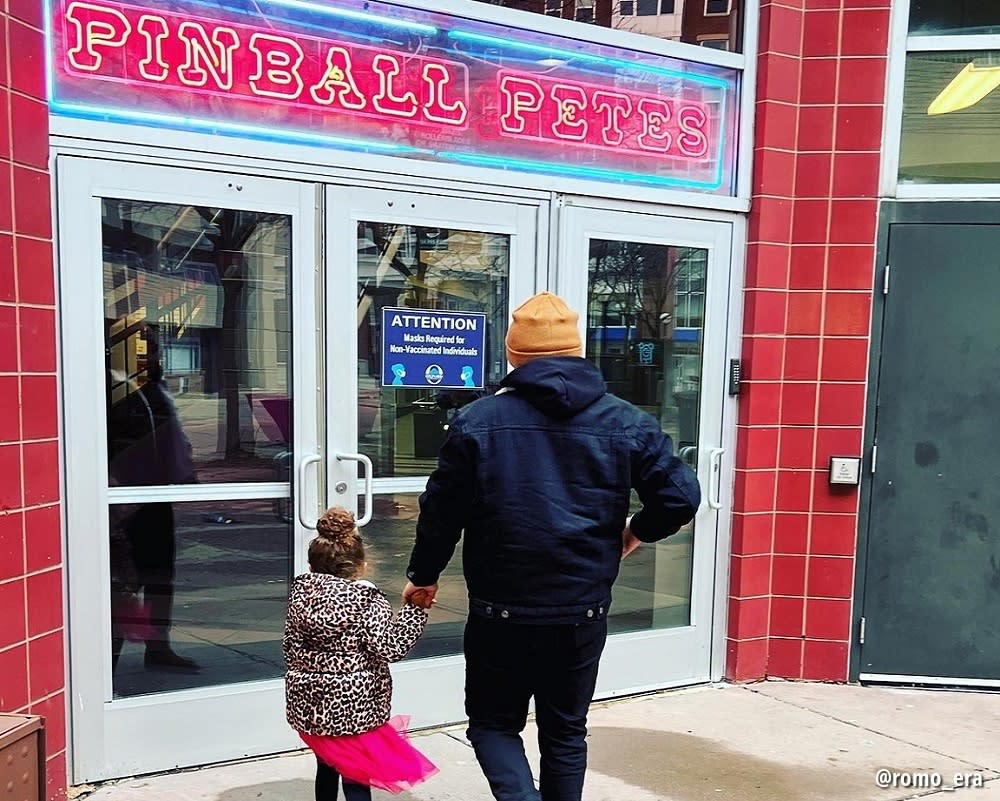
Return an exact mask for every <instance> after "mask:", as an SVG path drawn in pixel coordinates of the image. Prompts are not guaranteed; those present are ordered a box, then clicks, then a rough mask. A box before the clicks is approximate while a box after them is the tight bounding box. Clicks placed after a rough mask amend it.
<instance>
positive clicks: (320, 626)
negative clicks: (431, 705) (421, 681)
mask: <svg viewBox="0 0 1000 801" xmlns="http://www.w3.org/2000/svg"><path fill="white" fill-rule="evenodd" d="M426 623H427V612H426V610H424V609H421V608H420V607H417V606H413V605H412V604H405V605H404V606H403V608H402V609H401V610H400V611H399V613H398V614H397V615H395V616H394V615H393V612H392V607H391V606H390V605H389V600H388V599H387V598H386V597H385V595H383V594H382V593H381V592H380V591H379V590H378V589H377V588H376V587H375V585H374V584H371V583H370V582H367V581H350V580H347V579H342V578H338V577H337V576H332V575H328V574H325V573H306V574H303V575H301V576H298V577H296V578H295V579H294V581H293V582H292V587H291V591H290V593H289V599H288V618H287V620H286V623H285V636H284V642H283V645H284V652H285V667H286V672H285V714H286V718H287V719H288V723H289V724H290V725H291V726H292V728H293V729H295V730H296V731H300V732H305V733H306V734H314V735H319V736H322V735H330V736H340V735H345V734H363V733H364V732H366V731H370V730H371V729H375V728H378V727H379V726H381V725H382V724H383V723H385V722H386V721H387V720H388V719H389V709H390V706H391V702H392V677H391V676H390V675H389V664H388V663H389V662H397V661H399V660H400V659H402V658H403V657H404V656H406V654H407V652H408V651H409V650H410V649H411V648H412V647H413V645H414V643H416V641H417V639H418V638H419V637H420V635H421V634H422V633H423V630H424V626H425V625H426Z"/></svg>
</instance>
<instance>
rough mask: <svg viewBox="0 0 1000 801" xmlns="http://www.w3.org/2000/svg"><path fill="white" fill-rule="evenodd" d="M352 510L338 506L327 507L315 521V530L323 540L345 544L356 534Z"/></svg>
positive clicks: (356, 529) (356, 528)
mask: <svg viewBox="0 0 1000 801" xmlns="http://www.w3.org/2000/svg"><path fill="white" fill-rule="evenodd" d="M357 531H358V527H357V524H356V523H355V521H354V514H353V512H349V511H347V509H344V508H342V507H340V506H335V507H333V508H332V509H327V510H326V511H325V512H323V515H322V517H320V519H319V520H318V521H317V522H316V532H317V533H318V534H319V536H321V537H322V538H323V539H325V540H329V541H330V542H334V543H338V544H341V545H347V544H348V543H350V542H351V540H353V539H354V538H355V537H356V536H357Z"/></svg>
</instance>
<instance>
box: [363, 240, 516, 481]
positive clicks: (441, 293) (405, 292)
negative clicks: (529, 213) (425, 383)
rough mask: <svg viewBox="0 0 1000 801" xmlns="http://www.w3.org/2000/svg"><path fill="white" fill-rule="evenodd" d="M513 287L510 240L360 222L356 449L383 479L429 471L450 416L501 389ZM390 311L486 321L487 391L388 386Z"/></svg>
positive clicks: (504, 372) (432, 467) (435, 458)
mask: <svg viewBox="0 0 1000 801" xmlns="http://www.w3.org/2000/svg"><path fill="white" fill-rule="evenodd" d="M509 280H510V237H509V236H507V235H506V234H490V233H481V232H478V231H460V230H444V229H441V228H429V227H422V226H414V225H401V224H396V223H379V222H359V223H358V444H359V449H360V451H361V453H363V454H365V455H367V456H368V457H370V458H371V460H372V463H373V465H374V469H375V476H376V477H378V478H388V477H394V476H420V475H427V474H429V473H430V472H431V471H432V470H433V469H434V467H435V465H436V464H437V454H438V450H439V449H440V447H441V444H442V443H443V442H444V438H445V432H446V431H447V425H448V419H449V417H450V415H451V414H453V413H454V410H455V409H457V408H460V407H461V406H463V405H464V404H466V403H468V402H469V401H471V400H474V399H475V398H477V397H480V396H481V395H482V394H485V393H489V392H491V391H494V390H495V389H496V387H497V385H499V383H500V381H501V380H502V379H503V377H504V375H505V374H506V367H507V356H506V351H505V349H504V337H506V335H507V316H508V313H509V310H508V301H507V298H508V291H509V290H508V286H509ZM384 307H405V308H412V309H433V310H441V311H462V312H479V313H483V314H485V315H486V354H485V355H486V373H485V382H484V384H485V389H483V390H456V389H449V390H434V389H429V388H428V389H419V388H399V389H397V388H394V387H391V386H390V387H385V386H381V375H382V351H381V342H382V330H381V326H382V309H383V308H384Z"/></svg>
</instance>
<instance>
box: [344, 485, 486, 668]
mask: <svg viewBox="0 0 1000 801" xmlns="http://www.w3.org/2000/svg"><path fill="white" fill-rule="evenodd" d="M418 497H419V496H418V495H404V494H396V495H376V496H375V499H374V514H373V516H372V521H371V523H369V524H368V525H367V526H365V527H364V529H363V534H364V539H365V549H366V557H367V560H368V576H367V578H368V579H369V580H370V581H371V582H372V583H374V584H375V585H376V586H377V587H378V588H379V589H380V590H382V592H384V593H385V594H386V595H388V596H389V601H390V603H392V605H393V608H398V606H399V603H400V597H401V596H402V593H403V586H404V584H405V583H406V565H407V564H408V563H409V561H410V551H411V550H412V548H413V535H414V532H415V531H416V527H417V517H418V515H419V512H420V509H419V507H418V505H417V499H418ZM468 608H469V601H468V590H467V589H466V587H465V578H464V577H463V575H462V542H461V540H460V541H459V543H458V547H457V548H456V549H455V555H454V556H453V557H452V558H451V561H450V562H449V563H448V566H447V567H446V568H445V571H444V573H442V574H441V579H440V590H439V592H438V595H437V604H435V606H434V613H433V614H432V615H431V618H430V622H429V623H428V625H427V628H426V630H425V631H424V634H423V636H422V637H421V638H420V639H419V640H418V641H417V644H416V646H415V647H414V648H413V650H412V651H411V652H410V656H409V657H408V658H411V659H413V658H423V657H429V656H446V655H448V654H459V653H461V652H462V629H463V627H464V626H465V618H466V613H467V611H468Z"/></svg>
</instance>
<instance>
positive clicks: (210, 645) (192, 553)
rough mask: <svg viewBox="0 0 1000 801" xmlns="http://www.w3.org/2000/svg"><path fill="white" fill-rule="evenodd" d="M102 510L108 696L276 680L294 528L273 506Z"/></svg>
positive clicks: (143, 506)
mask: <svg viewBox="0 0 1000 801" xmlns="http://www.w3.org/2000/svg"><path fill="white" fill-rule="evenodd" d="M109 511H110V518H111V529H110V549H111V550H110V553H111V633H112V662H113V674H112V675H113V688H114V696H115V697H116V698H120V697H128V696H134V695H144V694H148V693H157V692H167V691H171V690H182V689H190V688H193V687H209V686H215V685H221V684H232V683H235V682H245V681H255V680H259V679H271V678H278V677H280V676H281V675H282V674H283V671H284V663H283V661H282V655H281V637H282V634H283V631H284V623H285V608H286V602H287V598H288V577H289V575H290V573H291V570H292V548H291V542H292V534H293V525H292V523H291V521H289V520H288V519H287V518H286V517H285V516H284V515H282V514H281V513H280V510H278V509H276V507H275V504H274V502H272V501H270V500H246V501H198V502H184V503H167V502H162V501H160V502H154V503H135V504H112V505H111V506H110V509H109ZM168 643H169V646H170V648H172V650H171V651H169V653H167V654H164V647H165V645H166V644H168ZM171 654H172V655H175V656H177V657H180V660H176V659H173V658H172V657H171ZM181 660H193V664H188V663H186V662H184V661H181Z"/></svg>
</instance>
